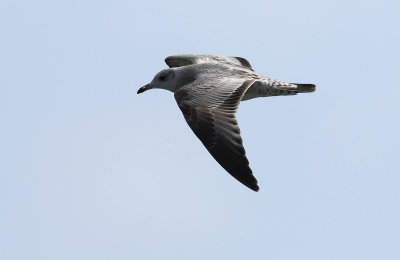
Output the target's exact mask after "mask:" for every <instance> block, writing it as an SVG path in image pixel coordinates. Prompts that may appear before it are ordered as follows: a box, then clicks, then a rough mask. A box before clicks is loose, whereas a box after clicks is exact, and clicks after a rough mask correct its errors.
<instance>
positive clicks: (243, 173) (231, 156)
mask: <svg viewBox="0 0 400 260" xmlns="http://www.w3.org/2000/svg"><path fill="white" fill-rule="evenodd" d="M253 83H254V80H246V81H245V80H243V79H229V80H225V81H223V80H219V79H218V80H217V79H215V80H211V81H210V80H208V81H207V85H204V84H202V85H199V86H195V85H194V86H190V87H183V88H182V89H180V90H178V91H177V92H176V93H175V99H176V101H177V103H178V106H179V108H180V109H181V111H182V113H183V115H184V116H185V119H186V121H187V123H188V124H189V126H190V128H191V129H192V130H193V132H194V133H195V134H196V136H197V137H198V138H199V139H200V141H201V142H202V143H203V144H204V146H205V147H206V148H207V150H208V151H209V152H210V154H211V155H212V156H213V157H214V158H215V160H216V161H217V162H218V163H219V164H220V165H221V166H222V167H223V168H224V169H225V170H226V171H227V172H229V173H230V174H231V175H232V176H233V177H234V178H236V179H237V180H238V181H240V182H241V183H243V184H244V185H246V186H247V187H249V188H250V189H252V190H254V191H258V189H259V187H258V185H257V180H256V178H255V177H254V176H253V173H252V171H251V169H250V167H249V161H248V160H247V158H246V152H245V150H244V147H243V143H242V138H241V136H240V129H239V126H238V122H237V120H236V116H235V114H236V111H237V108H238V106H239V103H240V100H241V99H242V97H243V95H244V94H245V92H246V91H247V89H248V88H249V87H250V86H251V85H252V84H253Z"/></svg>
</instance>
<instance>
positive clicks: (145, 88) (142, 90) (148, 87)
mask: <svg viewBox="0 0 400 260" xmlns="http://www.w3.org/2000/svg"><path fill="white" fill-rule="evenodd" d="M148 89H150V85H149V84H147V85H145V86H143V87H141V88H140V89H138V91H137V93H138V94H140V93H142V92H145V91H146V90H148Z"/></svg>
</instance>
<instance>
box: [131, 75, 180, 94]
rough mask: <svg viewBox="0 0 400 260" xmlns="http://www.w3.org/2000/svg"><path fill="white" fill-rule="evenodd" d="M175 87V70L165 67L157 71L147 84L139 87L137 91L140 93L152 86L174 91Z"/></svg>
mask: <svg viewBox="0 0 400 260" xmlns="http://www.w3.org/2000/svg"><path fill="white" fill-rule="evenodd" d="M175 87H176V80H175V71H174V70H173V69H165V70H162V71H160V72H159V73H157V74H156V75H155V76H154V78H153V80H152V81H151V82H150V83H149V84H147V85H145V86H143V87H141V88H140V89H139V90H138V92H137V93H138V94H140V93H142V92H145V91H146V90H149V89H152V88H161V89H166V90H170V91H174V89H175Z"/></svg>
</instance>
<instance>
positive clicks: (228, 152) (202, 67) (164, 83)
mask: <svg viewBox="0 0 400 260" xmlns="http://www.w3.org/2000/svg"><path fill="white" fill-rule="evenodd" d="M165 62H166V63H167V65H168V66H169V69H164V70H162V71H160V72H159V73H157V74H156V75H155V77H154V79H153V80H152V81H151V82H150V83H149V84H147V85H145V86H143V87H141V88H140V89H139V90H138V92H137V93H138V94H140V93H142V92H144V91H146V90H149V89H153V88H159V89H166V90H169V91H172V92H174V96H175V100H176V102H177V104H178V106H179V108H180V109H181V111H182V113H183V115H184V117H185V119H186V122H187V123H188V124H189V126H190V128H191V129H192V130H193V132H194V134H195V135H196V136H197V137H198V138H199V139H200V141H201V142H202V143H203V144H204V146H205V147H206V148H207V150H208V151H209V152H210V154H211V155H212V156H213V157H214V159H215V160H216V161H217V162H218V163H219V164H220V165H221V166H222V167H223V168H224V169H225V170H226V171H227V172H228V173H229V174H231V175H232V176H233V177H234V178H235V179H237V180H238V181H240V182H241V183H242V184H244V185H246V186H247V187H248V188H250V189H252V190H254V191H258V190H259V187H258V185H257V179H256V178H255V177H254V176H253V172H252V170H251V169H250V166H249V161H248V159H247V157H246V153H245V150H244V147H243V143H242V138H241V136H240V129H239V126H238V122H237V121H236V111H237V109H238V106H239V103H240V101H242V100H243V101H244V100H249V99H252V98H257V97H270V96H286V95H296V94H297V93H306V92H313V91H315V85H313V84H298V83H287V82H283V81H280V80H276V79H273V78H270V77H265V76H262V75H260V74H257V73H256V72H254V70H253V68H252V67H251V65H250V63H249V62H248V61H247V60H246V59H244V58H241V57H226V56H216V55H193V54H188V55H174V56H169V57H167V58H166V59H165Z"/></svg>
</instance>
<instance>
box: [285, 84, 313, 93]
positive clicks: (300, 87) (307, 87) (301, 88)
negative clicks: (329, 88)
mask: <svg viewBox="0 0 400 260" xmlns="http://www.w3.org/2000/svg"><path fill="white" fill-rule="evenodd" d="M290 84H292V85H296V88H295V89H293V90H295V91H296V92H300V93H302V92H314V91H315V85H314V84H300V83H290Z"/></svg>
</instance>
